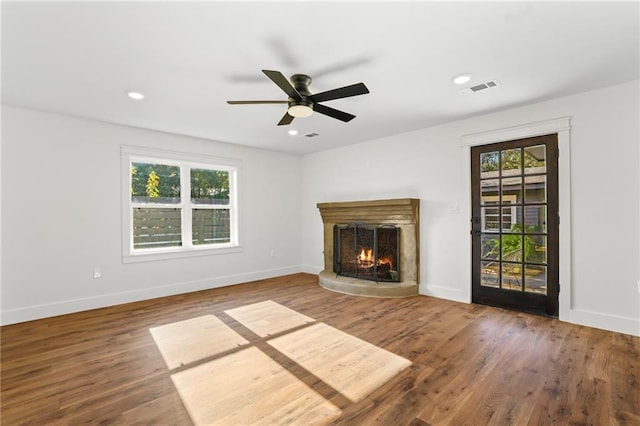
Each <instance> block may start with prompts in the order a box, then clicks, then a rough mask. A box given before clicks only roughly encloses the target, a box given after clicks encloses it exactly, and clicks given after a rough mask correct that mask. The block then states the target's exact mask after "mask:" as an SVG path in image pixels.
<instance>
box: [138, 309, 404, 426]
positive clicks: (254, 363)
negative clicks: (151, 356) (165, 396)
mask: <svg viewBox="0 0 640 426" xmlns="http://www.w3.org/2000/svg"><path fill="white" fill-rule="evenodd" d="M224 312H225V314H226V315H228V316H229V317H231V318H233V319H234V320H235V321H237V322H238V323H239V324H240V325H241V326H243V327H244V328H245V330H244V331H242V330H240V329H239V328H238V325H237V324H235V323H231V322H229V325H227V324H225V322H223V321H222V320H221V319H220V318H218V317H216V316H213V315H205V316H201V317H197V318H192V319H189V320H185V321H180V322H176V323H172V324H166V325H162V326H158V327H154V328H151V329H149V331H150V332H151V335H152V336H153V339H154V340H155V342H156V345H157V346H158V349H159V350H160V353H161V354H162V357H163V358H164V360H165V363H166V364H167V367H168V368H169V370H173V371H171V373H173V374H171V379H172V381H173V383H174V385H175V387H176V389H177V391H178V393H179V394H180V397H181V398H182V401H183V403H184V406H185V408H186V409H187V411H188V413H189V415H190V416H191V419H192V420H193V422H194V423H195V424H196V425H213V424H215V425H218V424H219V425H249V424H258V425H259V424H264V425H275V424H302V425H313V424H327V423H330V422H332V421H334V420H335V419H337V418H338V417H339V416H340V414H341V413H342V411H341V409H340V408H339V407H337V406H335V405H334V404H333V403H332V402H331V401H329V400H328V399H326V398H325V396H327V395H331V393H330V394H325V393H324V392H326V390H321V389H323V388H322V387H320V388H316V387H315V386H316V383H322V386H327V385H328V386H329V387H331V388H333V390H335V391H337V392H338V393H339V394H340V395H342V396H343V397H345V398H346V399H348V400H350V401H352V402H357V401H360V400H362V399H363V398H364V397H365V396H367V395H369V394H370V393H371V392H373V391H375V390H376V389H377V388H378V387H380V386H382V385H383V384H384V383H385V382H387V381H388V380H390V379H391V378H392V377H393V376H395V375H396V374H398V373H399V372H400V371H402V370H403V369H405V368H406V367H408V366H409V365H411V362H410V361H409V360H407V359H404V358H402V357H400V356H398V355H395V354H393V353H391V352H389V351H387V350H385V349H382V348H379V347H377V346H375V345H372V344H371V343H368V342H365V341H364V340H361V339H359V338H357V337H354V336H352V335H350V334H348V333H345V332H343V331H340V330H338V329H336V328H333V327H331V326H329V325H327V324H324V323H318V322H316V321H315V320H314V319H313V318H309V317H307V316H305V315H302V314H300V313H298V312H296V311H294V310H292V309H289V308H287V307H285V306H282V305H280V304H278V303H276V302H273V301H271V300H267V301H264V302H260V303H254V304H251V305H247V306H241V307H238V308H234V309H229V310H226V311H224ZM221 318H223V319H224V318H226V317H224V316H222V317H221ZM227 321H228V318H227ZM230 326H233V327H234V328H235V329H237V330H238V331H236V330H234V329H232V328H231V327H230ZM240 331H241V332H242V333H243V334H245V333H249V334H251V332H253V333H255V336H250V335H249V334H245V336H247V338H248V339H251V341H249V340H246V339H245V338H244V337H242V336H241V335H240V334H238V332H240ZM274 335H277V337H272V338H270V337H271V336H274ZM267 345H269V346H271V348H269V347H268V346H267ZM261 348H262V349H261ZM263 350H264V351H263ZM274 350H276V351H278V352H279V354H278V355H277V357H276V358H277V359H281V357H282V356H283V355H284V356H286V357H287V358H289V360H291V361H293V362H295V363H296V364H297V365H298V366H297V367H296V368H290V367H291V366H290V365H289V368H287V367H286V366H287V365H288V364H289V361H287V362H282V363H279V362H278V361H276V358H271V357H270V356H269V355H268V354H267V353H265V351H266V352H268V353H272V352H273V351H274ZM272 354H273V353H272ZM273 355H274V356H275V354H273ZM190 364H193V365H190ZM185 366H186V367H187V368H181V367H185ZM300 367H301V368H302V369H304V370H306V371H304V370H301V369H300ZM176 369H178V370H176ZM299 371H302V373H299ZM292 372H296V374H304V378H305V381H303V380H301V379H300V378H299V377H298V376H296V375H294V374H293V373H292ZM307 372H309V373H311V374H310V375H309V374H308V373H307ZM318 379H319V380H320V381H321V382H318ZM309 380H311V381H309ZM307 383H309V384H310V385H311V386H312V387H313V388H311V387H309V385H307ZM314 389H317V390H318V391H320V392H323V394H320V393H318V392H316V390H314ZM327 397H328V398H333V396H330V397H329V396H327Z"/></svg>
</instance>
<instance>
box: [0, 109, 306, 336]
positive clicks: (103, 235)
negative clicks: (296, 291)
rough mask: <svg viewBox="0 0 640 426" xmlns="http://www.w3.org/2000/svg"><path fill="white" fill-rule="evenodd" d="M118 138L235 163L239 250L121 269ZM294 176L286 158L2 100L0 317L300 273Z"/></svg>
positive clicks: (296, 171) (295, 165) (292, 160)
mask: <svg viewBox="0 0 640 426" xmlns="http://www.w3.org/2000/svg"><path fill="white" fill-rule="evenodd" d="M121 145H136V146H142V147H152V148H158V149H165V150H172V151H178V152H185V153H201V154H206V155H213V156H219V157H230V158H235V159H238V160H240V161H242V176H241V188H240V191H241V193H240V202H241V205H240V208H241V215H242V218H243V221H242V224H241V226H242V228H241V230H242V236H243V246H244V250H243V251H242V252H241V253H235V254H226V255H222V254H221V255H210V256H202V257H193V258H188V259H175V260H169V261H156V262H143V263H132V264H131V263H130V264H123V263H122V253H121V250H122V249H121V245H122V243H121V194H120V188H121V186H120V181H121V172H120V169H121V168H120V146H121ZM300 175H301V170H300V157H298V156H294V155H288V154H283V153H276V152H269V151H264V150H258V149H253V148H247V147H241V146H234V145H229V144H224V143H217V142H212V141H206V140H200V139H195V138H189V137H184V136H177V135H171V134H166V133H159V132H152V131H146V130H141V129H135V128H130V127H125V126H117V125H112V124H106V123H101V122H96V121H89V120H83V119H77V118H71V117H64V116H60V115H53V114H45V113H40V112H35V111H30V110H25V109H19V108H12V107H3V109H2V323H3V324H7V323H12V322H19V321H24V320H29V319H34V318H40V317H45V316H51V315H57V314H61V313H67V312H74V311H80V310H84V309H90V308H94V307H100V306H106V305H110V304H116V303H123V302H129V301H133V300H140V299H148V298H152V297H158V296H163V295H168V294H175V293H183V292H187V291H193V290H199V289H204V288H211V287H216V286H221V285H227V284H234V283H239V282H245V281H250V280H254V279H262V278H267V277H272V276H278V275H285V274H288V273H292V272H298V271H299V270H300V261H301V255H300V252H299V248H298V246H299V243H300V226H301V225H300V222H301V216H300V214H299V210H300V200H301V188H302V186H301V183H300ZM272 250H275V257H271V251H272ZM94 267H99V268H100V269H101V271H102V278H101V279H97V280H96V279H93V277H92V274H93V268H94Z"/></svg>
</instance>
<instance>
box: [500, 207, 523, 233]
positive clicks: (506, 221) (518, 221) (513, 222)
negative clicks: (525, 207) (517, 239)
mask: <svg viewBox="0 0 640 426" xmlns="http://www.w3.org/2000/svg"><path fill="white" fill-rule="evenodd" d="M502 232H522V207H519V206H512V207H502Z"/></svg>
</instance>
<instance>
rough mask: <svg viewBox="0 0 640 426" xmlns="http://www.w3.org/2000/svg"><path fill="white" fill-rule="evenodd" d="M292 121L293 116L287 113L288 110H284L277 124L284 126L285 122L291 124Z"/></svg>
mask: <svg viewBox="0 0 640 426" xmlns="http://www.w3.org/2000/svg"><path fill="white" fill-rule="evenodd" d="M292 121H293V116H292V115H289V113H288V112H285V113H284V115H283V116H282V118H281V119H280V121H279V122H278V126H286V125H287V124H291V122H292Z"/></svg>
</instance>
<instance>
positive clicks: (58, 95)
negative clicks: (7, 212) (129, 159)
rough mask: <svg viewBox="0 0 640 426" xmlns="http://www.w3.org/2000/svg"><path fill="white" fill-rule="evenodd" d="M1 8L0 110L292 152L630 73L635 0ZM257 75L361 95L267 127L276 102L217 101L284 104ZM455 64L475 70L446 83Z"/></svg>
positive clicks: (279, 109) (635, 67)
mask: <svg viewBox="0 0 640 426" xmlns="http://www.w3.org/2000/svg"><path fill="white" fill-rule="evenodd" d="M1 14H2V103H3V104H6V105H14V106H20V107H26V108H32V109H36V110H42V111H50V112H55V113H61V114H68V115H73V116H79V117H86V118H92V119H97V120H103V121H107V122H114V123H121V124H127V125H131V126H137V127H142V128H148V129H155V130H160V131H166V132H172V133H178V134H185V135H191V136H197V137H201V138H206V139H211V140H216V141H222V142H229V143H234V144H243V145H250V146H255V147H260V148H266V149H274V150H279V151H287V152H291V153H298V154H303V153H309V152H315V151H320V150H324V149H329V148H332V147H337V146H341V145H347V144H352V143H357V142H361V141H366V140H371V139H376V138H379V137H384V136H388V135H392V134H397V133H402V132H406V131H411V130H416V129H420V128H425V127H429V126H432V125H435V124H439V123H444V122H448V121H453V120H457V119H460V118H464V117H470V116H473V115H478V114H483V113H487V112H490V111H497V110H501V109H506V108H511V107H514V106H517V105H523V104H528V103H533V102H539V101H542V100H545V99H551V98H555V97H558V96H563V95H568V94H572V93H578V92H582V91H586V90H591V89H595V88H599V87H604V86H608V85H612V84H616V83H621V82H625V81H629V80H634V79H637V78H639V62H640V58H639V51H640V45H639V40H640V36H639V20H640V17H639V3H638V2H635V1H632V2H611V1H606V2H529V3H525V2H493V3H485V2H402V3H400V2H362V1H360V2H257V3H253V2H193V3H191V2H189V3H187V2H136V3H133V2H118V3H116V2H70V3H57V2H44V3H31V2H15V3H14V2H6V1H3V2H2V10H1ZM262 69H272V70H279V71H281V72H282V73H283V74H284V75H285V76H287V77H289V76H290V75H291V74H295V73H306V74H309V75H310V76H311V77H312V78H313V79H314V81H313V83H312V85H311V91H312V92H313V93H317V92H322V91H325V90H329V89H333V88H336V87H341V86H345V85H349V84H352V83H357V82H360V81H362V82H364V83H365V84H366V85H367V87H368V88H369V90H370V92H371V93H370V94H367V95H363V96H357V97H352V98H348V99H341V100H335V101H329V102H326V105H327V106H331V107H333V108H337V109H340V110H343V111H346V112H349V113H352V114H354V115H356V116H357V117H356V118H355V119H354V120H352V121H351V122H349V123H343V122H341V121H338V120H335V119H332V118H329V117H327V116H324V115H320V114H317V113H316V114H314V115H312V116H311V117H309V118H304V119H296V120H294V122H293V123H292V124H291V125H290V126H276V123H277V122H278V121H279V120H280V118H281V117H282V116H283V114H284V112H285V110H286V105H228V104H227V103H226V102H225V101H226V100H245V99H283V100H285V99H286V95H285V94H284V92H282V91H281V90H280V89H279V88H278V87H277V86H276V85H275V84H274V83H273V82H271V81H270V80H269V79H268V78H267V77H266V76H264V75H263V74H262V72H261V70H262ZM461 73H471V74H473V79H472V80H471V82H470V83H468V84H466V85H464V86H456V85H454V84H453V83H452V81H451V80H452V78H453V77H454V76H455V75H458V74H461ZM488 80H495V81H497V83H498V86H497V87H495V88H492V89H488V90H485V91H481V92H477V93H473V94H462V93H459V91H460V89H462V88H465V87H469V86H473V85H476V84H479V83H483V82H485V81H488ZM128 90H137V91H141V92H143V93H144V94H146V98H145V99H144V100H142V101H137V102H136V101H132V100H130V99H129V98H128V97H126V96H125V92H126V91H128ZM290 128H295V129H297V130H298V131H299V132H300V133H299V135H298V136H295V137H292V136H289V135H288V134H287V130H289V129H290ZM311 132H315V133H318V134H319V136H318V137H315V138H307V137H304V136H303V135H305V134H308V133H311ZM128 142H130V141H128Z"/></svg>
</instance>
